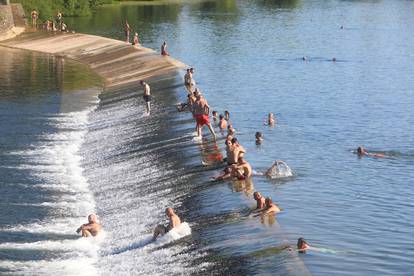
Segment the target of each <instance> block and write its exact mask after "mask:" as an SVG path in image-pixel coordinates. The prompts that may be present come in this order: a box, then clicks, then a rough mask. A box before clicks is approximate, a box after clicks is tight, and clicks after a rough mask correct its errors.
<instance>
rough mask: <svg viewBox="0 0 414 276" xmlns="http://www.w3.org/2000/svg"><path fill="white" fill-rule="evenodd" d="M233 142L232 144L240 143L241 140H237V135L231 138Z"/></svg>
mask: <svg viewBox="0 0 414 276" xmlns="http://www.w3.org/2000/svg"><path fill="white" fill-rule="evenodd" d="M231 143H232V144H238V143H239V141H238V140H237V138H236V137H233V138H232V139H231Z"/></svg>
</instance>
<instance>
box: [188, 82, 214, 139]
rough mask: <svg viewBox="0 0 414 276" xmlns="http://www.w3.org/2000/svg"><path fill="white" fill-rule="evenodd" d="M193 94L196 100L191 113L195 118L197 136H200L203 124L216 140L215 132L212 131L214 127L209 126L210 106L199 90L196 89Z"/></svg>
mask: <svg viewBox="0 0 414 276" xmlns="http://www.w3.org/2000/svg"><path fill="white" fill-rule="evenodd" d="M194 95H195V97H196V101H195V102H194V106H193V114H194V118H195V120H196V130H197V137H199V138H201V128H202V127H203V126H204V125H207V127H208V129H209V130H210V132H211V135H212V136H213V139H214V140H216V134H215V133H214V129H213V127H212V126H211V123H210V118H209V114H210V106H209V105H208V103H207V100H206V99H205V98H204V97H202V96H201V95H200V92H199V91H198V90H197V89H196V91H194Z"/></svg>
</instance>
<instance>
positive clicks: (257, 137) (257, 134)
mask: <svg viewBox="0 0 414 276" xmlns="http://www.w3.org/2000/svg"><path fill="white" fill-rule="evenodd" d="M254 136H255V137H256V139H261V138H263V135H262V133H261V132H259V131H258V132H256V134H255V135H254Z"/></svg>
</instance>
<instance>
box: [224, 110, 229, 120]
mask: <svg viewBox="0 0 414 276" xmlns="http://www.w3.org/2000/svg"><path fill="white" fill-rule="evenodd" d="M224 119H225V120H226V121H230V112H228V111H227V110H224Z"/></svg>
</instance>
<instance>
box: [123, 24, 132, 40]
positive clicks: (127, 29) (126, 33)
mask: <svg viewBox="0 0 414 276" xmlns="http://www.w3.org/2000/svg"><path fill="white" fill-rule="evenodd" d="M124 32H125V42H127V43H129V34H130V33H131V27H130V26H129V23H128V20H125V25H124Z"/></svg>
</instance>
